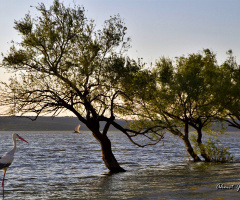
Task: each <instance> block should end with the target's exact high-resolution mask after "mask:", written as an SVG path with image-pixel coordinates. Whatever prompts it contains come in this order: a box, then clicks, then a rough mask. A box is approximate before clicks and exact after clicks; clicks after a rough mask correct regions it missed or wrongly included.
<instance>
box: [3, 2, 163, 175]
mask: <svg viewBox="0 0 240 200" xmlns="http://www.w3.org/2000/svg"><path fill="white" fill-rule="evenodd" d="M36 9H37V10H38V11H39V12H40V16H37V17H35V18H31V16H30V14H27V15H26V16H25V18H24V19H21V20H19V21H15V27H14V28H15V29H16V30H17V31H18V32H19V34H20V35H21V36H22V40H21V42H20V43H16V44H15V43H14V44H13V46H12V47H11V48H10V51H9V53H8V55H7V56H4V60H3V63H2V67H6V68H7V69H9V70H13V71H15V72H16V77H12V78H11V79H10V83H9V84H6V83H5V84H4V85H5V104H6V105H8V106H11V110H10V114H18V115H21V116H26V115H29V114H31V113H33V114H35V117H34V118H33V120H35V119H37V117H38V116H39V115H40V114H51V115H52V116H57V115H58V114H59V113H60V112H62V111H63V110H68V111H71V112H72V113H73V114H75V115H76V116H77V117H78V119H79V120H80V121H81V122H82V123H84V124H85V125H86V126H87V127H88V128H89V130H90V131H91V132H92V134H93V136H94V137H95V138H96V139H97V141H98V142H99V143H100V145H101V149H102V157H103V161H104V163H105V165H106V167H107V168H108V169H109V170H110V171H112V172H121V171H125V170H124V169H123V168H121V167H120V165H119V163H118V162H117V160H116V158H115V156H114V155H113V152H112V149H111V141H110V139H109V138H108V135H107V133H108V130H109V127H110V126H111V125H112V126H114V127H115V128H117V129H118V130H120V131H121V132H122V133H124V134H125V135H126V136H127V137H128V138H129V139H130V140H131V141H132V142H133V143H136V142H135V141H134V140H133V137H135V136H136V135H139V134H140V135H142V136H146V137H147V138H149V139H151V142H152V141H156V142H157V141H158V139H160V138H158V139H155V138H153V137H152V136H151V135H150V136H149V133H154V134H155V136H156V135H158V133H157V130H156V128H154V127H153V128H150V129H144V128H143V129H141V130H139V131H134V130H131V129H127V128H125V127H122V126H121V125H120V124H118V123H117V121H116V120H115V118H116V117H118V115H117V112H118V110H119V108H121V107H123V106H124V105H123V101H122V100H121V96H124V94H123V91H122V90H121V85H122V84H124V83H125V82H127V80H129V79H131V78H132V77H134V74H135V73H137V72H138V71H140V70H141V66H140V65H139V64H138V63H137V62H135V61H134V60H131V59H125V57H124V53H125V52H126V50H127V49H128V47H129V41H130V39H129V38H126V30H127V28H126V26H125V25H124V23H123V21H122V20H121V18H120V17H119V16H118V15H117V16H113V17H110V19H109V20H106V21H105V23H104V26H103V28H102V30H95V24H94V21H93V20H88V19H87V18H86V16H85V14H84V13H85V12H84V8H82V7H79V6H76V5H75V6H74V8H70V7H69V8H66V7H65V6H64V5H63V4H62V3H60V2H59V1H58V0H55V1H54V3H53V5H52V6H51V7H50V8H49V9H47V8H46V7H45V5H44V4H39V6H38V7H36ZM100 122H105V125H104V127H100Z"/></svg>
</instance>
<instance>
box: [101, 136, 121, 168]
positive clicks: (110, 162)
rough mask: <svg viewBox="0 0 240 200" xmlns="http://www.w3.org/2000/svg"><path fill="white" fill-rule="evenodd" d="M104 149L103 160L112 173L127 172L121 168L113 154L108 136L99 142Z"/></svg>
mask: <svg viewBox="0 0 240 200" xmlns="http://www.w3.org/2000/svg"><path fill="white" fill-rule="evenodd" d="M99 142H100V144H101V149H102V159H103V161H104V164H105V166H106V167H107V168H108V169H109V170H110V171H111V172H125V171H126V170H125V169H123V168H122V167H120V165H119V163H118V162H117V160H116V158H115V156H114V155H113V153H112V147H111V141H110V140H109V138H108V137H107V136H106V135H103V136H102V138H101V140H99Z"/></svg>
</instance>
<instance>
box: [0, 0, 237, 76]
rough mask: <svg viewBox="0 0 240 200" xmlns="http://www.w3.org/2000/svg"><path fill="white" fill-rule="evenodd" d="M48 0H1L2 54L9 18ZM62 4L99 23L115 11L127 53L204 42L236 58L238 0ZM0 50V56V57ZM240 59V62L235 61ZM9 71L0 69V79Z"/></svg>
mask: <svg viewBox="0 0 240 200" xmlns="http://www.w3.org/2000/svg"><path fill="white" fill-rule="evenodd" d="M41 2H42V3H44V4H45V5H46V6H47V7H48V6H50V5H51V4H52V1H51V0H0V52H1V53H3V54H5V55H6V54H7V51H8V49H9V47H10V45H11V43H10V42H11V40H14V41H20V36H19V35H18V33H17V32H16V31H15V29H14V28H13V27H14V20H20V19H21V18H24V16H25V14H27V13H28V12H30V14H31V16H32V17H34V16H36V15H37V12H36V9H35V6H37V5H38V3H41ZM60 2H64V4H65V5H66V6H69V5H70V6H71V5H73V2H75V3H76V4H77V5H81V6H83V7H84V8H85V10H86V15H87V16H88V17H89V18H91V19H94V20H95V23H96V24H97V26H98V27H101V25H102V24H103V22H104V20H106V19H109V17H110V16H113V15H115V14H120V16H121V17H122V18H123V19H124V21H125V24H126V26H127V28H128V30H127V35H128V36H129V37H131V40H132V41H131V46H132V47H131V49H130V50H129V52H128V55H129V56H130V57H133V58H143V60H144V62H147V63H151V62H152V63H155V61H156V60H157V59H159V58H160V57H162V56H165V57H169V58H172V59H173V58H175V57H178V56H182V55H188V54H190V53H197V52H200V51H202V50H203V49H204V48H209V49H211V50H212V51H214V52H215V53H216V54H217V59H218V62H219V63H222V62H223V61H224V60H225V59H226V52H227V51H228V50H229V49H232V50H233V53H234V56H236V58H237V61H240V12H239V8H240V1H239V0H74V1H73V0H64V1H61V0H60ZM1 60H2V56H0V62H1ZM239 63H240V62H239ZM9 76H10V75H9V74H7V73H6V72H5V70H3V69H0V80H2V81H7V79H8V78H9Z"/></svg>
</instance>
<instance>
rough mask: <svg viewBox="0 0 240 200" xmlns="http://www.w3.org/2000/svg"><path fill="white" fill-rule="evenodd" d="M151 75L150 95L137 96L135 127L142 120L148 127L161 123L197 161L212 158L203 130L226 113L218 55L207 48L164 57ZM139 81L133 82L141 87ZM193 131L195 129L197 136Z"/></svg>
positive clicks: (149, 82) (140, 94) (210, 159)
mask: <svg viewBox="0 0 240 200" xmlns="http://www.w3.org/2000/svg"><path fill="white" fill-rule="evenodd" d="M150 74H151V75H149V76H148V80H149V81H148V84H147V85H148V87H149V90H148V93H147V95H146V92H145V93H141V92H139V93H138V94H139V95H135V96H134V98H136V99H137V100H136V102H138V107H136V106H135V107H134V108H133V110H134V109H135V110H134V113H138V117H139V118H141V120H139V121H134V122H133V123H132V126H133V128H134V127H135V125H136V124H137V127H139V125H138V123H140V124H144V123H143V122H145V123H146V124H144V126H145V127H147V124H150V126H152V125H153V124H155V125H157V124H158V126H161V127H162V128H163V129H165V130H168V131H169V132H171V133H172V134H174V135H175V136H177V137H179V138H181V140H182V141H183V142H184V144H185V146H186V150H187V152H188V153H189V155H190V156H191V157H192V158H193V160H194V161H201V157H203V158H204V160H205V161H212V160H213V159H212V157H211V152H208V149H209V148H208V147H207V145H206V144H207V143H204V142H203V136H204V134H205V133H206V132H204V129H205V130H206V129H208V128H209V127H210V126H211V125H212V122H215V121H216V120H218V119H219V118H220V117H223V116H224V113H225V111H224V109H225V108H223V106H221V105H220V104H219V103H220V98H219V94H218V92H219V91H220V89H221V88H220V85H221V84H220V83H222V80H221V76H219V74H220V67H219V66H218V64H217V61H216V56H215V54H214V53H213V52H211V51H210V50H209V49H204V51H203V53H197V54H189V55H188V56H181V57H178V58H176V60H174V61H173V60H171V59H168V58H164V57H163V58H160V59H159V60H158V61H157V62H156V66H155V68H154V69H153V70H152V73H150ZM151 77H152V78H151ZM154 82H155V84H154ZM139 84H141V82H139V81H136V82H135V83H134V84H133V85H134V86H135V87H139ZM221 90H222V89H221ZM136 91H137V90H136ZM149 91H151V92H150V94H151V95H150V94H149ZM136 109H137V110H136ZM191 128H192V129H191ZM191 130H195V134H194V135H193V134H191ZM192 138H193V139H192ZM193 145H194V146H195V147H196V148H194V146H193ZM198 151H199V152H200V155H201V157H200V156H199V155H198ZM218 159H222V158H218Z"/></svg>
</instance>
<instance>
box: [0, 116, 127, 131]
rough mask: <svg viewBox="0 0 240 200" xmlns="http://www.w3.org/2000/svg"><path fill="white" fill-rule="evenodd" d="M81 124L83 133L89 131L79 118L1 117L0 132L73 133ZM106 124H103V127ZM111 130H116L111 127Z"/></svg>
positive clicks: (122, 121) (121, 122)
mask: <svg viewBox="0 0 240 200" xmlns="http://www.w3.org/2000/svg"><path fill="white" fill-rule="evenodd" d="M118 122H119V123H120V124H121V125H123V126H124V125H125V124H126V122H125V121H124V120H118ZM78 124H80V125H81V128H80V130H82V131H89V129H88V128H87V127H86V125H85V124H83V123H81V122H80V121H79V120H78V118H77V117H55V118H52V117H38V119H37V120H35V121H32V120H30V119H28V118H26V117H14V116H0V131H58V130H59V131H60V130H62V131H73V130H74V128H75V127H76V126H77V125H78ZM104 124H105V123H104V122H103V123H101V127H103V125H104ZM111 130H116V129H115V128H114V127H110V131H111Z"/></svg>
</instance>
